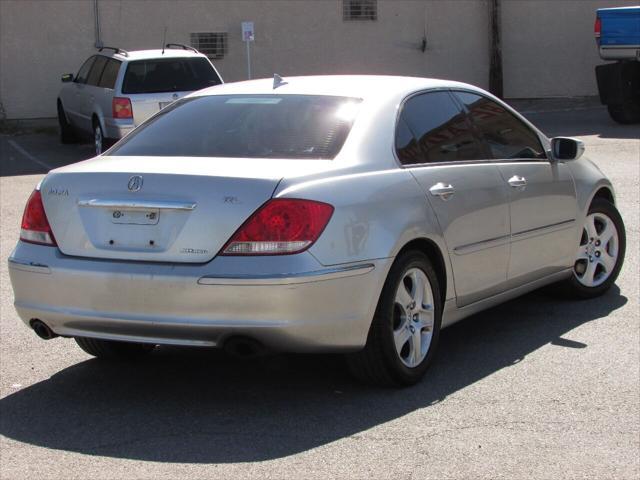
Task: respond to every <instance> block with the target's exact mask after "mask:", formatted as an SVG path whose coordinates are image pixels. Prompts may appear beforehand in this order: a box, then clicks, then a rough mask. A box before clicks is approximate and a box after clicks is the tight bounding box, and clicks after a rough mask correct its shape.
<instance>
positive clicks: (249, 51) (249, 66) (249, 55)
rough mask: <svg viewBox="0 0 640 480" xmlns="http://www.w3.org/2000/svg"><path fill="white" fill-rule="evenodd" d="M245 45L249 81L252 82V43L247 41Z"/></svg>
mask: <svg viewBox="0 0 640 480" xmlns="http://www.w3.org/2000/svg"><path fill="white" fill-rule="evenodd" d="M244 43H246V44H247V79H249V80H251V47H250V46H249V44H250V43H251V42H249V41H248V40H247V41H246V42H244Z"/></svg>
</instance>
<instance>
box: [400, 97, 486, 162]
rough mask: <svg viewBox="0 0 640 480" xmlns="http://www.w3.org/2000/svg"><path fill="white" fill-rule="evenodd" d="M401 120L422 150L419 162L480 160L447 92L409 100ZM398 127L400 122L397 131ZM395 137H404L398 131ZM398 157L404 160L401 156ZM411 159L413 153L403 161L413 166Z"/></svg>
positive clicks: (463, 118)
mask: <svg viewBox="0 0 640 480" xmlns="http://www.w3.org/2000/svg"><path fill="white" fill-rule="evenodd" d="M401 119H402V120H404V121H405V122H406V124H407V125H408V127H409V129H410V130H411V131H412V132H413V134H414V136H415V138H416V140H417V142H418V146H419V147H420V149H421V152H422V156H423V160H422V161H421V162H419V163H424V162H451V161H464V160H479V159H482V157H483V155H482V152H481V151H480V146H479V144H478V142H477V140H476V138H475V137H474V135H473V133H472V130H471V127H470V125H469V122H468V120H467V118H466V115H465V113H464V112H463V111H462V110H461V109H460V108H459V107H458V105H457V104H456V103H455V102H454V100H453V99H452V98H451V95H449V93H448V92H430V93H424V94H422V95H418V96H416V97H412V98H410V99H409V100H408V101H407V102H406V103H405V106H404V108H403V110H402V114H401ZM401 125H402V122H401V123H400V124H399V125H398V128H399V129H401V128H402V127H401ZM396 136H397V138H398V139H399V138H401V137H402V136H406V132H404V133H403V132H402V131H398V132H397V133H396ZM397 141H398V140H396V142H397ZM398 155H399V156H400V155H401V154H400V152H398ZM403 155H404V153H403ZM400 158H401V161H403V160H402V156H401V157H400ZM413 158H415V155H413V154H412V155H411V160H409V157H407V156H405V160H404V161H406V162H407V163H416V162H415V161H413ZM404 161H403V163H404Z"/></svg>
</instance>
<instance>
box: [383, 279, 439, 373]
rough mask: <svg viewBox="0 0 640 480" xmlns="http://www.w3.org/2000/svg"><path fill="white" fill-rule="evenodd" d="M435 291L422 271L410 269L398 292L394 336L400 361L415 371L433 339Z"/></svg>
mask: <svg viewBox="0 0 640 480" xmlns="http://www.w3.org/2000/svg"><path fill="white" fill-rule="evenodd" d="M433 316H434V312H433V291H432V289H431V284H430V283H429V279H428V278H427V275H426V274H425V273H424V272H423V271H422V270H420V269H419V268H412V269H410V270H408V271H407V272H406V273H405V275H404V277H403V278H402V281H401V282H400V284H399V285H398V289H397V291H396V299H395V304H394V309H393V337H394V345H395V347H396V353H397V354H398V357H399V358H400V361H402V363H404V364H405V365H406V366H407V367H409V368H414V367H416V366H418V365H420V363H421V362H422V361H423V360H424V357H426V356H427V352H428V351H429V347H430V346H431V339H432V338H433V322H434V318H433Z"/></svg>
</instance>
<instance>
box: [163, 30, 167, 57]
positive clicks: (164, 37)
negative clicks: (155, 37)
mask: <svg viewBox="0 0 640 480" xmlns="http://www.w3.org/2000/svg"><path fill="white" fill-rule="evenodd" d="M166 39H167V26H166V25H165V26H164V33H163V34H162V55H164V48H165V44H164V42H165V40H166Z"/></svg>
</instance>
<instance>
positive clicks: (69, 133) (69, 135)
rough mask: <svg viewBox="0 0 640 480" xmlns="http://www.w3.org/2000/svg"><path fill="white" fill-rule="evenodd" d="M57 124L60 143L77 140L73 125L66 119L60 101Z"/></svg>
mask: <svg viewBox="0 0 640 480" xmlns="http://www.w3.org/2000/svg"><path fill="white" fill-rule="evenodd" d="M58 125H59V126H60V143H64V144H69V143H75V142H76V141H77V137H76V134H75V132H74V131H73V127H72V126H71V125H70V124H69V122H68V121H67V116H66V115H65V113H64V108H63V107H62V104H61V103H60V102H58Z"/></svg>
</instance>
